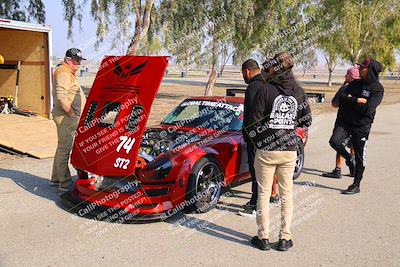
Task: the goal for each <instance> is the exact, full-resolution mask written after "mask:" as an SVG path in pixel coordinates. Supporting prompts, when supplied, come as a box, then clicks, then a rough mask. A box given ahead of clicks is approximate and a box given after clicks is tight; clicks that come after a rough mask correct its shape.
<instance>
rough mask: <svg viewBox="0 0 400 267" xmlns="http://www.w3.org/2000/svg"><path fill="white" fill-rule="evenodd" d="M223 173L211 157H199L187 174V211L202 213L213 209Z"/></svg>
mask: <svg viewBox="0 0 400 267" xmlns="http://www.w3.org/2000/svg"><path fill="white" fill-rule="evenodd" d="M223 180H224V179H223V174H222V172H221V169H220V167H219V164H218V163H217V161H216V160H214V159H213V158H201V159H200V160H199V161H198V162H196V164H195V166H194V167H193V169H192V172H191V173H190V175H189V181H188V187H187V192H186V196H187V197H186V201H187V203H189V206H187V207H186V211H187V212H196V213H204V212H207V211H209V210H211V209H213V208H214V207H215V206H216V205H217V203H218V200H219V198H220V196H221V189H222V183H221V182H222V181H223Z"/></svg>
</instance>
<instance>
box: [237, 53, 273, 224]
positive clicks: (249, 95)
mask: <svg viewBox="0 0 400 267" xmlns="http://www.w3.org/2000/svg"><path fill="white" fill-rule="evenodd" d="M242 75H243V79H244V81H245V83H247V84H248V86H247V88H246V93H245V97H244V117H243V129H245V127H246V126H247V125H248V121H249V108H250V106H251V105H252V104H253V103H254V100H255V97H256V94H257V92H258V90H259V89H260V88H263V87H265V85H266V78H268V77H266V75H269V74H267V73H265V72H264V73H263V74H262V73H261V69H260V67H259V66H258V63H257V61H255V60H254V59H248V60H246V61H245V62H244V63H243V64H242ZM242 132H243V138H244V141H245V142H246V144H247V158H248V164H249V171H250V174H251V192H252V194H251V198H250V201H249V202H248V203H246V204H245V205H244V210H243V211H239V215H242V216H252V217H255V216H256V205H257V181H256V175H255V171H254V166H253V165H254V155H255V148H254V146H253V143H252V142H250V141H249V140H250V138H249V136H248V135H247V132H246V131H244V130H242Z"/></svg>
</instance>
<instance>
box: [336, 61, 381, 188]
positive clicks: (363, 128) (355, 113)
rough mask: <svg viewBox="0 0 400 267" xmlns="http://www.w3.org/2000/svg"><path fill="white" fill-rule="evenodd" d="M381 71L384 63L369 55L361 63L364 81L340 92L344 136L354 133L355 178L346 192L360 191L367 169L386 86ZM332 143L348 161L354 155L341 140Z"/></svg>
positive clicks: (352, 139)
mask: <svg viewBox="0 0 400 267" xmlns="http://www.w3.org/2000/svg"><path fill="white" fill-rule="evenodd" d="M381 71H382V65H381V64H380V63H379V62H377V61H375V60H374V59H372V58H370V57H367V58H366V59H365V60H364V61H363V63H362V64H361V65H360V76H361V79H362V81H361V82H357V83H352V84H350V85H349V87H348V88H347V91H346V92H342V93H341V94H340V96H339V101H340V108H341V109H342V110H343V114H346V115H345V116H343V118H342V119H343V125H342V132H341V134H342V135H343V137H344V138H346V137H347V136H351V137H350V138H351V139H350V140H351V142H352V144H353V149H354V153H355V161H356V162H355V163H356V164H355V174H354V182H353V184H351V185H350V186H349V187H348V188H347V189H346V190H344V191H342V193H343V194H356V193H359V192H360V183H361V180H362V178H363V173H364V170H365V163H366V149H367V143H368V136H369V132H370V130H371V125H372V123H373V121H374V117H375V112H376V108H377V107H378V105H379V104H380V103H381V101H382V98H383V92H384V88H383V86H382V85H381V83H380V82H379V73H380V72H381ZM339 139H340V138H339ZM339 139H338V140H339ZM331 145H332V147H333V148H334V149H335V150H336V151H337V152H338V153H339V154H340V155H341V156H342V157H344V158H345V159H346V161H347V162H348V161H350V160H351V156H350V154H349V153H348V152H347V151H346V149H345V148H344V145H343V143H341V142H339V141H338V142H336V143H335V142H332V143H331Z"/></svg>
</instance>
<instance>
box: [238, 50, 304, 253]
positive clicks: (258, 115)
mask: <svg viewBox="0 0 400 267" xmlns="http://www.w3.org/2000/svg"><path fill="white" fill-rule="evenodd" d="M263 65H264V66H263V67H264V69H268V71H269V74H270V75H271V76H272V79H271V80H270V82H268V83H267V85H266V86H265V87H264V88H261V89H259V90H258V92H257V95H256V97H255V101H254V105H252V106H251V108H250V110H249V123H248V125H249V126H248V127H247V128H246V131H248V135H249V137H250V138H251V141H252V142H253V143H254V145H255V147H256V149H257V151H256V155H255V159H254V169H255V173H256V179H257V184H258V199H257V215H256V219H257V226H258V234H257V236H254V237H253V239H252V240H251V243H252V244H253V245H254V246H256V247H257V248H259V249H261V250H268V249H270V248H271V246H270V243H269V234H270V230H269V229H270V228H269V197H270V195H271V186H272V183H273V180H274V175H275V176H276V179H277V182H278V186H279V194H280V197H281V222H280V226H281V231H280V233H279V245H278V250H280V251H286V250H288V249H289V248H290V247H292V246H293V242H292V240H291V231H290V225H291V222H292V217H293V173H294V168H295V163H296V155H297V153H296V143H297V142H298V138H297V136H296V132H295V128H296V127H304V126H305V127H308V126H310V125H311V111H310V106H309V104H308V102H307V97H306V94H305V92H304V90H303V88H301V87H300V86H299V85H298V84H297V82H296V81H295V79H294V77H293V73H292V71H291V69H292V67H293V58H292V56H291V55H290V54H289V53H279V54H277V55H276V56H275V57H274V59H272V60H270V62H266V63H264V64H263Z"/></svg>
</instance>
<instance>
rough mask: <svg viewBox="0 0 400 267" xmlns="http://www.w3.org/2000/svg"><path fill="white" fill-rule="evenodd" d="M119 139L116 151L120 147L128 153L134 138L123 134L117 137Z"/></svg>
mask: <svg viewBox="0 0 400 267" xmlns="http://www.w3.org/2000/svg"><path fill="white" fill-rule="evenodd" d="M119 140H121V143H119V145H118V147H117V152H119V151H120V150H121V148H124V149H125V152H126V154H129V151H131V149H132V147H133V145H134V144H135V141H136V139H135V138H131V137H128V136H124V135H123V136H120V137H119Z"/></svg>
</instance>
